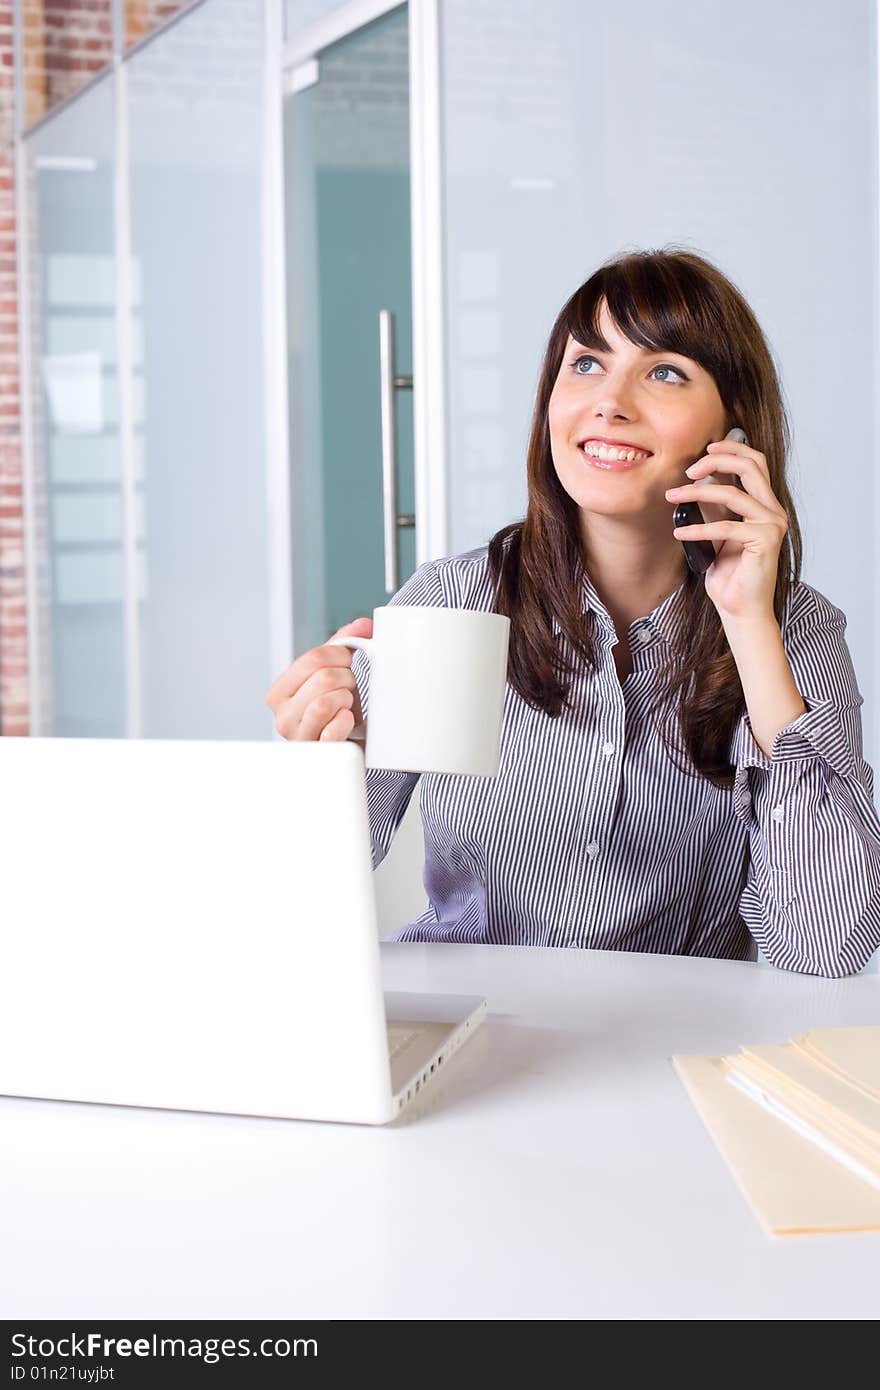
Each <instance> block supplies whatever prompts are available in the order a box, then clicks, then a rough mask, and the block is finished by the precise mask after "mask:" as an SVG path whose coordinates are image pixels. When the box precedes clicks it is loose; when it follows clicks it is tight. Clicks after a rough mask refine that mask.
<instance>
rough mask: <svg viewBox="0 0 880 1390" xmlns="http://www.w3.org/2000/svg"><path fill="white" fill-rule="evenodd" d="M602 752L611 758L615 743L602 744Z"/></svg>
mask: <svg viewBox="0 0 880 1390" xmlns="http://www.w3.org/2000/svg"><path fill="white" fill-rule="evenodd" d="M602 752H603V753H604V754H605V757H606V758H610V757H611V754H612V753H613V752H614V744H613V743H603V744H602Z"/></svg>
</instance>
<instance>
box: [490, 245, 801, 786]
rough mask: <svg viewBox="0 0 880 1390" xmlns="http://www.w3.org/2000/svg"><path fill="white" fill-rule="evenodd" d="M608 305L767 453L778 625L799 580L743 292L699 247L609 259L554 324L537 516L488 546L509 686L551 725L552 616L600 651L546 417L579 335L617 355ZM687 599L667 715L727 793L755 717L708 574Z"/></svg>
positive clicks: (542, 395) (763, 360) (532, 466)
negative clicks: (711, 389) (776, 546)
mask: <svg viewBox="0 0 880 1390" xmlns="http://www.w3.org/2000/svg"><path fill="white" fill-rule="evenodd" d="M603 299H604V300H605V302H606V303H607V306H608V311H609V313H610V315H611V318H612V319H613V321H614V323H615V324H616V325H617V327H618V329H619V330H620V332H621V333H622V334H624V336H625V337H627V338H629V340H630V341H631V342H633V343H637V344H640V345H641V346H642V347H645V348H649V349H652V350H663V349H666V350H668V351H670V352H677V353H682V354H684V355H685V356H687V357H691V358H693V360H694V361H696V362H699V363H700V365H701V366H702V367H704V368H705V370H706V371H707V372H709V373H710V375H711V376H712V378H713V379H714V381H715V384H716V386H717V388H718V394H719V395H720V397H721V400H722V403H723V405H724V408H725V410H726V411H727V413H728V418H729V421H730V426H731V427H732V426H733V425H734V424H736V425H739V426H740V427H741V428H742V429H744V430H745V433H746V437H747V439H748V441H749V444H750V445H751V446H752V447H753V448H755V449H759V450H760V451H761V452H762V453H763V454H764V456H765V457H766V459H767V465H768V468H769V470H770V486H771V488H772V489H773V492H774V494H775V496H776V497H777V499H778V501H779V503H780V505H781V506H782V507H784V508H785V511H786V512H787V514H788V531H787V533H786V535H785V538H784V540H783V543H782V548H781V550H780V554H779V566H778V569H777V574H776V588H775V593H774V599H773V609H774V612H775V614H776V619H777V621H778V622H779V623H780V625H781V621H782V615H783V611H784V608H785V604H786V599H787V597H788V593H789V589H790V587H791V585H792V584H793V583H797V581H798V579H799V578H800V569H801V534H800V527H799V525H798V520H797V516H796V514H795V509H794V504H793V502H792V499H791V495H790V493H789V490H788V485H787V482H786V476H785V466H786V459H787V457H788V453H789V449H790V447H791V432H790V429H789V424H788V418H787V415H786V410H785V405H784V403H783V396H782V389H781V386H780V382H779V378H778V376H777V372H776V368H775V365H774V362H773V358H772V355H771V352H770V349H769V346H768V344H767V341H766V339H765V338H764V334H763V332H762V331H761V328H760V326H759V324H758V322H757V319H756V318H755V316H754V314H753V313H752V311H751V309H750V308H749V306H748V304H747V303H746V301H745V299H744V298H743V296H742V294H741V293H740V291H739V290H738V289H737V288H736V286H735V285H733V284H732V283H731V282H730V280H728V279H727V277H726V276H725V275H723V274H722V273H721V271H720V270H718V269H717V268H716V267H715V266H713V265H712V264H711V263H710V262H709V261H706V260H704V259H703V258H702V257H701V256H698V255H696V254H695V253H693V252H691V251H687V250H678V249H676V248H675V247H672V248H668V247H665V248H664V249H663V250H661V251H635V252H628V253H623V254H620V255H618V256H614V257H611V258H609V260H607V261H605V262H603V264H602V265H601V266H600V267H599V269H598V270H597V271H596V272H595V273H594V274H593V275H591V276H590V278H589V280H586V281H585V282H584V283H583V284H582V285H581V286H580V288H579V289H577V290H575V292H574V294H573V295H572V296H571V298H570V299H569V300H568V301H567V302H566V303H565V304H564V305H563V307H562V309H561V310H560V312H559V315H558V317H557V319H556V322H555V323H554V325H553V328H552V329H551V332H550V338H549V341H548V343H547V350H546V352H545V354H544V362H543V365H542V367H541V374H540V378H539V381H538V388H537V393H536V397H535V408H534V412H533V415H532V425H531V432H530V435H529V445H528V458H527V469H528V475H527V477H528V499H529V500H528V507H527V509H526V515H525V518H524V520H522V521H517V522H513V523H512V524H511V525H508V526H505V527H503V528H502V529H501V530H500V531H498V532H497V533H496V534H495V535H494V536H493V537H492V539H491V541H490V542H489V572H490V575H491V578H492V583H493V586H494V595H495V597H494V609H495V611H496V612H498V613H504V614H506V615H507V616H508V617H509V618H510V620H511V623H510V650H509V656H508V680H509V682H510V684H511V685H512V686H513V688H514V689H515V690H516V691H517V692H518V693H519V694H520V695H521V696H522V698H523V699H524V700H525V701H526V702H527V703H528V704H530V705H532V706H533V707H534V708H538V709H542V710H544V711H545V713H547V714H549V715H550V716H551V717H552V718H556V717H557V716H558V715H559V714H560V713H561V710H562V707H563V705H566V706H568V705H569V703H570V702H569V700H568V698H567V697H568V690H569V685H570V682H569V680H568V679H567V677H570V676H572V675H573V674H575V667H574V666H573V665H572V663H571V662H570V661H569V660H568V659H567V658H566V657H565V655H564V654H563V653H562V651H561V649H560V648H559V646H558V643H557V640H556V637H555V636H554V633H553V629H552V625H551V624H552V620H553V618H555V619H556V621H557V622H558V624H559V626H560V628H561V629H562V632H563V634H564V635H565V637H567V638H568V641H569V642H570V643H571V646H572V648H573V649H574V651H575V652H576V654H577V655H578V656H579V657H581V658H582V660H583V661H584V662H585V663H586V664H587V665H589V666H591V667H593V668H595V666H596V653H595V644H594V637H593V631H592V627H591V625H590V624H589V622H587V621H586V615H585V614H584V613H583V611H582V607H581V591H582V585H583V578H584V575H585V571H586V565H585V561H584V555H583V550H582V544H581V540H580V529H579V525H578V506H577V503H576V502H575V501H574V500H573V499H572V498H571V497H570V496H569V495H568V493H567V492H566V490H565V488H564V487H563V486H562V483H561V482H560V480H559V478H558V476H557V473H556V469H555V467H554V464H553V457H552V454H551V452H550V427H549V423H548V418H547V412H548V404H549V401H550V395H551V392H552V390H553V386H554V384H555V382H556V377H557V375H558V372H559V368H560V365H561V362H562V356H563V353H564V352H565V350H566V347H567V344H568V335H569V333H570V334H571V335H572V337H573V338H575V339H576V340H577V341H578V342H581V343H584V344H585V345H587V346H591V345H595V346H597V347H599V348H604V349H605V350H608V348H609V344H608V343H607V342H605V341H604V339H603V338H602V336H601V334H600V333H599V323H598V321H599V311H600V307H601V303H602V300H603ZM670 523H671V517H670ZM682 601H683V605H684V606H683V610H682V613H683V620H682V622H681V626H680V628H679V632H680V641H679V649H678V651H676V652H672V653H671V654H670V655H669V656H668V657H667V659H666V660H665V661H664V662H663V664H662V665H661V667H660V669H659V670H658V672H657V685H656V694H657V703H658V711H659V712H660V713H661V714H665V713H668V712H669V711H673V712H677V719H678V728H679V730H680V734H681V738H682V740H683V744H684V748H685V749H686V750H687V752H688V754H689V755H690V758H691V759H692V761H693V763H694V765H695V767H696V769H697V772H698V773H702V774H703V775H704V776H705V777H707V778H708V779H709V780H710V781H711V782H713V783H714V784H715V785H716V786H719V787H730V786H731V785H732V783H733V774H734V769H733V767H732V765H731V763H730V742H731V738H732V736H733V732H734V729H735V727H736V724H737V722H738V720H739V719H740V717H741V716H742V714H743V712H744V710H745V699H744V696H743V690H742V684H741V682H740V679H739V673H738V671H737V667H736V662H735V661H734V658H733V654H732V652H731V650H730V647H729V646H728V643H727V638H726V636H725V632H724V627H723V625H722V623H721V619H720V617H719V615H718V611H717V609H716V608H715V605H714V604H713V603H712V601H711V599H710V598H709V596H708V594H707V593H706V590H705V587H704V583H703V578H702V576H701V575H700V576H698V575H695V574H693V573H692V572H691V571H690V569H688V570H687V574H686V579H685V583H684V590H683V600H682ZM655 717H656V712H655ZM665 726H666V720H665V718H664V719H661V721H660V731H661V733H662V735H663V738H664V742H665V743H666V746H667V749H668V750H669V751H670V754H671V753H672V747H671V745H670V740H669V738H668V737H667V732H666V727H665ZM683 770H686V771H687V770H689V769H687V768H686V767H685V768H683Z"/></svg>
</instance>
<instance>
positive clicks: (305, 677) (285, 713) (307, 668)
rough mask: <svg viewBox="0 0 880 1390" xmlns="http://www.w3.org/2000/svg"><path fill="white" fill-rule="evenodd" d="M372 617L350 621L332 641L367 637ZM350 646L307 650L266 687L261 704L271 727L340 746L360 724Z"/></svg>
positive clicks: (299, 738) (291, 735)
mask: <svg viewBox="0 0 880 1390" xmlns="http://www.w3.org/2000/svg"><path fill="white" fill-rule="evenodd" d="M372 635H373V620H372V618H355V620H354V622H353V623H346V624H345V626H344V627H341V628H339V630H338V631H337V632H334V633H333V636H334V637H372ZM353 655H354V652H353V651H352V650H351V648H350V647H330V646H321V647H312V648H310V650H309V651H307V652H303V654H302V656H298V657H297V659H296V661H294V662H293V664H292V665H291V666H288V668H287V670H286V671H285V672H284V674H283V675H280V676H279V677H278V679H277V680H276V681H274V682H273V683H272V686H271V688H270V690H269V693H268V695H267V696H266V704H267V705H268V706H269V708H270V710H271V711H272V713H273V714H274V715H275V728H276V729H277V730H278V732H279V734H282V735H283V736H284V738H288V739H293V740H295V741H302V742H307V741H312V742H317V741H318V740H320V741H321V742H322V743H327V742H330V741H337V742H343V741H344V740H345V739H347V738H348V736H349V734H350V733H351V731H352V729H354V728H355V727H356V726H357V725H358V724H361V723H363V715H362V713H361V702H360V697H359V695H358V689H357V684H356V682H355V678H354V675H353V674H352V670H351V659H352V657H353Z"/></svg>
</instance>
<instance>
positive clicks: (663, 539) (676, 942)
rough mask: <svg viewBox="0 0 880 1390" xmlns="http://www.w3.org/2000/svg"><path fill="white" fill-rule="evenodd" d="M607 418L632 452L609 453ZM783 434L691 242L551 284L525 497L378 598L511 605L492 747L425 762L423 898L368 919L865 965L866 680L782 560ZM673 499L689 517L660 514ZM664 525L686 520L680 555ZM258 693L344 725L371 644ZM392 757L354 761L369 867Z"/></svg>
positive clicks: (872, 868) (393, 816)
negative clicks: (431, 765) (550, 321)
mask: <svg viewBox="0 0 880 1390" xmlns="http://www.w3.org/2000/svg"><path fill="white" fill-rule="evenodd" d="M735 428H739V429H741V430H744V431H745V435H746V438H747V440H748V441H749V443H748V444H742V443H739V442H735V441H728V440H727V439H726V436H727V434H728V433H729V432H730V431H731V430H733V429H735ZM598 441H601V442H598ZM609 443H611V444H612V445H616V446H619V447H621V448H622V447H623V446H624V445H626V446H634V450H635V452H634V451H633V449H630V450H629V452H628V454H627V456H626V459H625V460H620V459H617V460H616V462H617V466H616V467H610V466H609V464H611V463H614V462H615V457H616V456H615V455H614V454H613V453H612V454H611V455H609V453H608V444H609ZM788 448H789V429H788V424H787V421H786V418H785V411H784V406H783V403H782V397H781V391H780V386H779V381H778V379H777V375H776V371H775V368H774V365H773V361H772V358H771V355H770V352H769V349H768V346H767V343H766V341H765V339H764V336H763V334H762V331H761V329H760V327H759V325H758V323H757V321H756V319H755V317H754V315H753V313H752V312H751V310H750V308H749V307H748V305H747V304H746V302H745V300H744V299H743V297H742V295H741V294H740V293H739V291H738V290H737V289H736V287H735V286H734V285H732V284H731V283H730V281H729V280H727V279H726V278H725V276H724V275H722V274H721V272H720V271H719V270H718V269H717V268H716V267H714V266H712V265H711V264H710V263H708V262H707V261H705V260H704V259H702V258H701V257H699V256H697V255H694V254H693V253H691V252H687V251H676V250H674V249H673V250H665V251H662V252H650V251H648V252H637V253H633V254H626V255H622V256H619V257H616V258H613V259H611V260H609V261H607V262H606V263H605V264H604V265H602V266H601V267H600V268H599V269H598V270H597V271H596V272H595V274H594V275H592V276H591V277H590V278H589V279H588V280H587V281H586V282H585V283H584V284H583V285H581V286H580V288H579V289H578V290H576V291H575V293H574V294H573V295H572V296H571V298H570V299H569V300H568V302H567V303H566V304H565V305H564V306H563V308H562V310H561V311H560V313H559V316H558V318H557V320H556V322H555V324H554V326H553V329H552V331H551V334H550V339H549V343H548V345H547V351H546V354H545V357H544V363H543V368H542V371H541V376H540V381H539V384H538V391H537V398H536V403H535V410H534V415H533V421H532V428H531V436H530V440H529V448H528V494H529V502H528V510H527V513H526V517H525V519H524V521H520V522H516V523H514V524H513V525H509V526H506V527H504V528H503V529H502V530H501V531H499V532H498V533H497V534H496V535H495V536H494V537H493V538H492V540H491V541H490V543H489V544H488V545H487V546H483V547H481V548H480V549H477V550H474V551H470V552H468V553H466V554H462V555H457V556H452V557H449V558H445V559H441V560H435V561H430V562H428V563H427V564H424V565H421V566H420V567H419V568H418V569H417V571H416V572H415V574H414V575H413V576H412V577H411V578H410V579H409V580H408V581H407V582H406V583H405V584H404V585H403V586H402V588H401V589H400V590H399V591H398V593H396V594H395V595H394V597H393V598H392V599H391V600H390V602H391V603H392V604H397V603H409V604H422V605H433V604H436V605H445V606H449V607H457V608H475V609H483V610H488V611H492V610H494V611H496V612H500V613H504V614H507V615H508V617H509V618H510V620H511V628H510V653H509V664H508V684H507V690H506V694H505V706H504V727H503V733H502V746H501V763H500V768H499V772H498V775H497V776H496V777H494V778H481V777H477V778H473V777H472V778H467V777H464V778H463V777H455V776H440V775H436V774H422V783H423V785H422V789H421V813H422V818H423V821H424V830H425V848H426V863H425V875H424V882H425V888H426V890H427V894H428V901H429V907H428V909H427V910H426V911H425V912H424V913H423V914H422V916H421V917H419V918H418V920H417V921H416V922H414V923H412V924H411V925H409V926H407V927H405V928H403V929H402V930H401V931H399V932H398V933H397V934H396V937H395V938H394V939H396V940H401V941H459V942H462V941H464V942H503V943H507V944H516V945H534V946H581V947H598V948H602V949H611V950H633V951H662V952H669V953H674V954H683V955H702V956H722V957H728V958H730V959H734V960H749V959H754V958H755V957H756V955H757V951H756V945H757V946H759V947H760V948H761V950H762V951H763V953H764V955H765V956H766V957H767V959H768V960H769V961H770V962H771V963H772V964H774V965H777V966H779V967H782V968H786V969H790V970H798V971H804V972H807V973H809V974H815V975H826V976H839V975H847V974H850V973H853V972H855V971H857V970H860V969H861V968H862V966H863V965H864V964H865V962H866V961H867V960H868V958H869V957H870V956H871V954H872V953H873V951H874V950H875V949H876V948H877V946H878V944H880V820H878V816H877V812H876V810H875V808H874V804H873V800H872V792H873V772H872V769H871V768H870V767H869V765H868V764H867V763H866V762H865V761H864V759H863V756H862V729H861V716H860V713H859V707H860V706H861V704H862V703H863V699H862V696H861V694H860V693H859V689H858V685H857V682H856V677H855V673H854V670H853V666H852V661H851V658H850V654H849V651H848V648H847V645H846V642H845V640H844V629H845V626H846V618H845V616H844V614H843V613H842V612H841V611H840V609H839V608H836V607H835V606H834V605H833V604H832V603H830V602H829V601H828V599H826V598H825V597H824V596H823V595H822V594H820V593H819V592H818V591H817V590H815V589H813V588H811V587H810V585H808V584H803V583H801V582H800V578H799V576H800V562H801V541H800V530H799V527H798V522H797V517H796V515H795V510H794V506H793V503H792V499H791V496H790V494H789V491H788V486H787V483H786V478H785V466H786V456H787V453H788ZM621 463H623V464H624V466H621ZM716 473H717V474H718V475H719V478H720V481H719V479H714V478H713V479H712V480H711V481H709V482H706V481H705V479H706V478H707V476H708V475H714V474H716ZM685 501H695V502H697V503H698V504H699V505H700V508H701V511H703V514H704V516H705V517H706V524H704V525H701V526H699V525H698V526H689V527H688V528H687V530H686V532H678V531H676V530H674V529H673V525H672V513H673V510H674V508H675V507H676V505H678V503H679V502H685ZM711 504H715V505H714V507H713V506H712V505H711ZM719 504H720V505H719ZM710 518H714V519H711V520H710ZM718 518H720V519H718ZM685 534H686V536H687V538H688V540H704V539H705V540H709V541H711V542H712V543H713V545H714V548H715V550H716V558H715V561H714V563H713V564H711V565H710V567H709V568H708V570H707V571H706V572H705V574H700V575H696V574H694V573H692V572H691V571H690V569H689V567H688V565H687V561H686V557H685V553H684V549H683V546H682V543H681V542H682V538H683V537H684V535H685ZM340 631H341V632H342V631H344V632H354V633H358V634H361V635H369V634H370V633H371V631H372V623H371V621H370V620H369V619H358V620H357V621H356V622H354V623H351V624H349V625H348V626H347V627H345V628H343V629H340ZM337 635H338V634H337ZM267 702H268V703H269V705H270V707H271V708H272V709H273V711H274V712H275V715H276V728H277V729H278V731H279V732H280V733H282V734H284V735H285V737H287V738H293V739H317V738H321V739H325V740H327V739H344V738H347V737H348V736H349V735H350V733H351V731H352V729H353V728H354V726H355V725H356V724H358V723H360V721H361V719H362V718H366V716H367V713H368V702H369V665H368V661H367V659H366V657H365V656H364V654H363V653H362V652H355V653H353V654H352V653H351V652H350V651H348V650H347V649H345V648H341V647H326V646H322V647H317V648H314V649H313V650H312V651H310V652H306V653H305V654H304V655H303V656H301V657H300V658H299V659H298V660H297V661H295V662H294V663H293V665H292V666H291V667H290V668H289V670H288V671H287V672H285V673H284V675H283V676H281V677H279V679H278V680H277V681H276V682H275V683H274V685H273V686H272V689H271V690H270V692H269V695H268V697H267ZM418 780H419V778H418V774H416V773H410V772H389V771H382V770H368V771H367V772H366V784H367V800H368V807H369V814H370V829H371V837H372V843H373V865H374V867H375V866H376V865H377V864H378V863H379V862H380V861H381V859H382V858H383V857H384V855H385V854H386V853H387V851H388V848H389V846H390V844H391V840H392V837H393V835H394V832H395V830H396V828H397V826H398V825H399V824H400V821H401V819H402V818H403V815H404V812H405V810H406V806H407V803H408V801H409V798H410V796H411V795H412V792H413V789H414V787H415V785H416V782H417V781H418Z"/></svg>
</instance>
